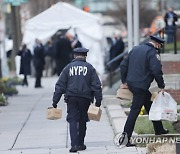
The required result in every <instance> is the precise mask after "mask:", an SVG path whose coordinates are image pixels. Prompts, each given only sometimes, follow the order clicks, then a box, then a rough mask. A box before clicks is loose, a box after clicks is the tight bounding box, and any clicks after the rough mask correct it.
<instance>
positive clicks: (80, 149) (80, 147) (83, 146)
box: [78, 144, 86, 151]
mask: <svg viewBox="0 0 180 154" xmlns="http://www.w3.org/2000/svg"><path fill="white" fill-rule="evenodd" d="M83 150H86V145H84V144H83V145H80V146H79V147H78V151H83Z"/></svg>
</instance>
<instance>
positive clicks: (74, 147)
mask: <svg viewBox="0 0 180 154" xmlns="http://www.w3.org/2000/svg"><path fill="white" fill-rule="evenodd" d="M78 150H79V148H78V146H72V147H71V149H70V150H69V152H74V153H75V152H77V151H78Z"/></svg>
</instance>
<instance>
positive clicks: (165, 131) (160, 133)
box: [155, 129, 169, 135]
mask: <svg viewBox="0 0 180 154" xmlns="http://www.w3.org/2000/svg"><path fill="white" fill-rule="evenodd" d="M168 133H169V130H167V129H163V130H161V131H160V132H156V133H155V135H162V134H168Z"/></svg>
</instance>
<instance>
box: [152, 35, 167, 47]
mask: <svg viewBox="0 0 180 154" xmlns="http://www.w3.org/2000/svg"><path fill="white" fill-rule="evenodd" d="M150 38H151V40H153V41H155V42H157V43H159V44H160V45H163V44H164V42H165V40H164V39H162V38H160V37H158V36H152V35H150Z"/></svg>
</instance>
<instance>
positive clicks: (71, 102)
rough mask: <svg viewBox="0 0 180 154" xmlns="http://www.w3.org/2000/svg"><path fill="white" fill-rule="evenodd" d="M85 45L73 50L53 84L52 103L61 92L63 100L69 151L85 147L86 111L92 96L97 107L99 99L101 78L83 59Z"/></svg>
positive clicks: (100, 96)
mask: <svg viewBox="0 0 180 154" xmlns="http://www.w3.org/2000/svg"><path fill="white" fill-rule="evenodd" d="M88 51H89V50H88V49H86V48H76V49H74V50H73V53H74V60H73V61H72V62H71V63H70V64H68V65H67V66H66V67H65V68H64V69H63V71H62V72H61V74H60V77H59V79H58V81H57V83H56V85H55V92H54V95H53V104H52V105H53V107H54V108H56V107H57V103H58V102H59V100H60V98H61V96H62V94H65V102H66V103H67V119H66V120H67V121H68V122H69V131H70V137H71V149H70V150H69V151H70V152H77V151H81V150H85V149H86V145H85V144H84V138H85V135H86V129H87V128H86V122H87V121H89V119H88V115H87V111H88V108H89V106H90V103H91V102H93V100H94V97H95V99H96V103H95V105H96V106H97V107H100V105H101V100H102V89H101V82H100V80H99V78H98V76H97V73H96V70H95V68H94V67H93V66H92V65H91V64H89V63H87V62H86V56H87V52H88Z"/></svg>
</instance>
